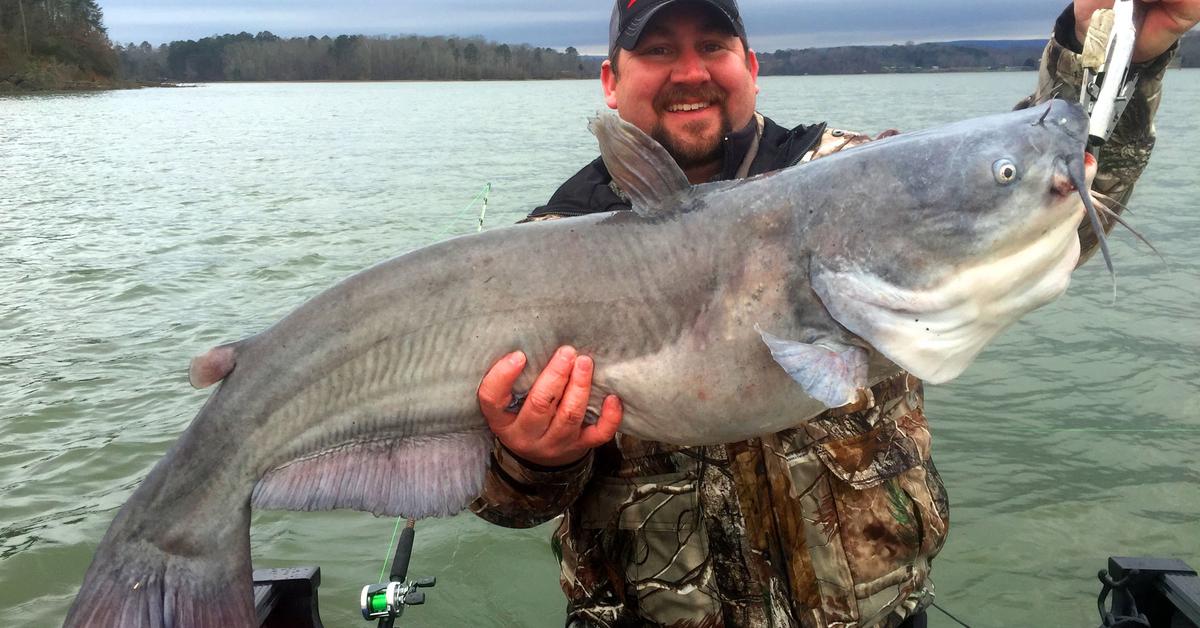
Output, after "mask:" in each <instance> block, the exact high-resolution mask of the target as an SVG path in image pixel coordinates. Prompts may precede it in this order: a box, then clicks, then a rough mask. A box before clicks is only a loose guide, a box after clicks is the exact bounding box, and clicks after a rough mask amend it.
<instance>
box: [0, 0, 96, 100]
mask: <svg viewBox="0 0 1200 628" xmlns="http://www.w3.org/2000/svg"><path fill="white" fill-rule="evenodd" d="M31 66H32V70H31V69H30V68H31ZM28 72H32V73H33V74H35V75H37V74H48V75H53V76H54V77H55V78H66V79H70V80H81V81H83V80H95V79H108V78H111V77H112V76H113V75H114V74H115V73H116V72H117V55H116V53H115V51H114V50H113V49H112V45H111V44H110V43H109V41H108V35H107V33H106V32H105V30H104V13H103V11H101V9H100V6H99V5H97V4H96V2H95V0H0V82H3V81H7V80H9V79H10V77H15V76H16V75H17V74H18V73H21V74H22V75H24V74H25V73H28ZM14 80H16V79H14ZM10 82H11V81H10Z"/></svg>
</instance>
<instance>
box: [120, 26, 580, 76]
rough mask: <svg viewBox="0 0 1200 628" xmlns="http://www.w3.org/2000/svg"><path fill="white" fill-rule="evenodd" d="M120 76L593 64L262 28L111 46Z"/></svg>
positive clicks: (451, 40) (550, 55)
mask: <svg viewBox="0 0 1200 628" xmlns="http://www.w3.org/2000/svg"><path fill="white" fill-rule="evenodd" d="M115 50H116V53H117V56H118V58H119V62H120V69H121V75H122V76H124V77H126V78H129V79H133V80H139V81H184V82H208V81H313V80H367V81H380V80H383V81H388V80H435V81H454V80H491V79H518V80H519V79H556V78H592V77H595V76H597V75H598V73H599V71H600V63H599V61H598V60H596V59H591V58H585V57H581V56H580V55H579V52H578V51H577V50H576V49H575V48H570V47H569V48H567V49H566V50H565V51H564V52H559V51H557V50H554V49H552V48H539V47H535V46H529V45H526V44H519V45H509V44H501V43H496V42H492V41H487V40H485V39H483V38H482V37H468V38H462V37H421V36H416V35H409V36H406V37H368V36H364V35H339V36H337V37H329V36H328V35H326V36H324V37H316V36H311V35H310V36H308V37H290V38H283V37H277V36H275V35H274V34H272V33H270V32H269V31H264V32H261V33H258V34H257V35H251V34H250V33H245V32H243V33H238V34H236V35H219V36H214V37H205V38H203V39H200V40H198V41H193V40H186V41H173V42H171V43H169V44H163V45H161V46H158V47H154V46H152V45H151V44H149V43H148V42H142V43H141V44H133V43H130V44H127V45H124V46H121V45H118V46H116V48H115Z"/></svg>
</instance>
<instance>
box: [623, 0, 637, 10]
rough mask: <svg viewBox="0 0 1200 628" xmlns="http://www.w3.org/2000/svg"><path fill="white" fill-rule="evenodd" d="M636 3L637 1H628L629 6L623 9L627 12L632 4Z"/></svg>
mask: <svg viewBox="0 0 1200 628" xmlns="http://www.w3.org/2000/svg"><path fill="white" fill-rule="evenodd" d="M636 2H637V0H629V6H627V7H625V10H626V11H628V10H629V9H632V8H633V5H634V3H636Z"/></svg>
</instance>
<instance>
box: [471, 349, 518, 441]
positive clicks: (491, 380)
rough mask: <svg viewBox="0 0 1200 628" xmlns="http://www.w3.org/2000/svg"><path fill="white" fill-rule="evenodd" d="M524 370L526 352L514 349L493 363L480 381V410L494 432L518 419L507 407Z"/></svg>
mask: <svg viewBox="0 0 1200 628" xmlns="http://www.w3.org/2000/svg"><path fill="white" fill-rule="evenodd" d="M524 370H525V354H524V353H521V352H520V351H514V352H512V353H510V354H508V355H506V356H504V357H503V358H500V361H498V362H496V363H495V364H494V365H492V368H491V369H490V370H488V372H487V375H484V376H483V380H482V381H480V382H479V390H478V391H477V392H476V394H475V396H476V398H477V399H478V400H479V410H480V411H481V412H483V416H484V418H485V419H487V422H488V426H490V427H491V428H492V431H493V432H499V431H501V430H503V429H504V428H506V427H508V426H509V425H511V424H512V422H513V421H514V420H516V418H517V417H516V415H515V414H513V413H511V412H507V411H506V410H505V408H506V407H507V406H508V404H509V403H510V402H511V401H512V388H513V384H515V383H516V381H517V378H518V377H520V376H521V371H524Z"/></svg>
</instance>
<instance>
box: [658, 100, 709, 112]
mask: <svg viewBox="0 0 1200 628" xmlns="http://www.w3.org/2000/svg"><path fill="white" fill-rule="evenodd" d="M706 107H708V103H705V102H698V103H693V104H690V105H671V106H670V107H667V111H699V110H701V109H704V108H706Z"/></svg>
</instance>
